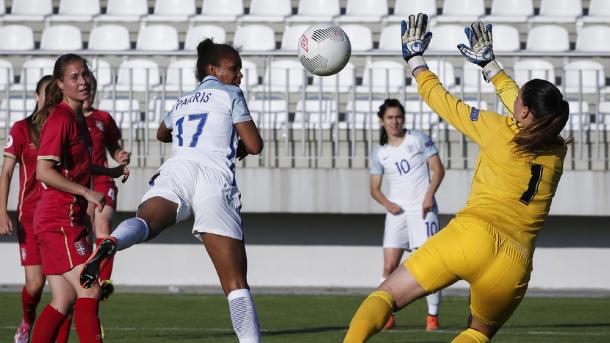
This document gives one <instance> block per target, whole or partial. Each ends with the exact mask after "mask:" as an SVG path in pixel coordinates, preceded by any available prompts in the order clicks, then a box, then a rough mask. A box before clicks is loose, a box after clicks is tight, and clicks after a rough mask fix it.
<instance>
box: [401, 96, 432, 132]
mask: <svg viewBox="0 0 610 343" xmlns="http://www.w3.org/2000/svg"><path fill="white" fill-rule="evenodd" d="M403 106H404V107H405V112H406V113H405V127H406V128H408V129H418V130H429V129H430V128H431V127H432V126H433V125H434V124H436V123H437V122H438V115H437V114H436V113H434V111H432V109H431V108H430V107H429V106H428V105H427V104H426V103H425V102H423V101H421V100H407V101H405V102H404V104H403Z"/></svg>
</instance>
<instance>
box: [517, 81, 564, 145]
mask: <svg viewBox="0 0 610 343" xmlns="http://www.w3.org/2000/svg"><path fill="white" fill-rule="evenodd" d="M521 99H522V101H523V105H524V106H526V107H527V108H528V109H529V110H530V112H531V113H532V114H533V115H534V118H535V120H534V123H533V124H531V125H528V126H526V127H523V128H521V130H520V131H519V133H518V134H517V135H516V136H515V137H514V138H513V142H514V143H515V150H514V151H515V153H516V154H517V155H531V156H534V155H540V154H544V153H546V152H548V151H550V150H552V149H554V148H555V147H557V146H563V145H566V144H570V143H572V141H573V139H572V138H571V137H569V138H563V137H562V136H561V135H560V133H561V130H563V128H564V127H565V125H566V123H567V122H568V119H569V115H570V106H569V104H568V102H567V101H565V100H564V99H563V95H562V94H561V92H560V91H559V89H557V87H555V85H553V84H552V83H550V82H548V81H546V80H540V79H533V80H530V81H528V82H527V83H526V84H525V85H523V87H522V88H521Z"/></svg>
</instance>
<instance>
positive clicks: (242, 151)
mask: <svg viewBox="0 0 610 343" xmlns="http://www.w3.org/2000/svg"><path fill="white" fill-rule="evenodd" d="M236 156H237V159H238V160H239V161H241V160H243V159H244V158H246V156H248V151H247V150H246V145H245V144H244V142H243V141H242V140H241V139H240V140H238V141H237V152H236Z"/></svg>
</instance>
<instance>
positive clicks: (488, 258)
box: [344, 14, 570, 343]
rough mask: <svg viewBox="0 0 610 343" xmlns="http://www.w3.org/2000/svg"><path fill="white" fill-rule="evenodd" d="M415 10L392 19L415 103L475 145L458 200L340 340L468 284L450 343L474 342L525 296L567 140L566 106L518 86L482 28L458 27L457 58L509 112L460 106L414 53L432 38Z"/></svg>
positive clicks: (540, 87)
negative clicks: (473, 67) (462, 320)
mask: <svg viewBox="0 0 610 343" xmlns="http://www.w3.org/2000/svg"><path fill="white" fill-rule="evenodd" d="M427 22H428V17H427V16H426V15H425V14H418V15H417V17H416V16H413V15H411V16H409V21H408V23H406V22H405V21H403V22H402V30H401V31H402V32H401V35H402V53H403V57H404V59H405V60H406V62H407V63H408V64H409V66H410V67H411V71H412V72H413V75H414V76H415V79H416V80H417V84H418V92H419V94H420V96H421V97H422V99H423V100H424V101H425V102H426V103H427V104H428V105H429V106H430V107H431V108H432V109H433V110H434V112H436V113H437V114H438V115H439V116H440V117H441V118H443V120H445V121H447V122H448V123H449V124H451V125H452V126H454V127H455V128H456V129H457V130H459V131H460V132H462V133H463V134H464V135H465V136H467V137H468V138H470V139H471V140H472V141H474V142H475V143H476V144H478V145H479V147H480V150H479V151H480V152H479V156H478V157H477V164H476V165H477V168H476V170H475V172H474V176H473V180H472V186H471V190H470V195H469V198H468V201H467V203H466V205H465V206H464V208H463V209H462V210H461V211H459V212H458V213H457V214H456V216H455V218H454V219H453V220H451V222H450V223H449V224H448V225H447V227H446V228H445V229H443V230H441V231H440V232H439V233H438V234H436V235H435V236H433V237H432V238H431V239H429V240H428V241H427V242H426V243H425V244H424V245H423V246H422V247H421V248H420V249H419V250H417V251H416V252H415V253H413V254H412V255H411V256H410V257H409V258H408V259H407V260H406V261H405V262H404V264H403V266H404V267H402V268H401V267H399V268H397V269H396V270H395V271H394V272H393V273H392V274H391V275H390V277H389V278H387V279H386V280H385V281H384V282H383V283H382V284H381V285H380V286H379V288H378V289H377V290H376V291H375V292H373V293H371V294H370V295H369V296H368V297H367V298H366V299H365V300H364V302H363V303H362V304H361V305H360V308H359V309H358V310H357V312H356V314H355V315H354V317H353V319H352V321H351V323H350V327H349V330H348V332H347V335H346V337H345V340H344V342H349V343H353V342H364V341H366V340H367V339H368V338H369V337H370V336H372V335H373V334H375V333H377V332H379V331H380V330H381V329H382V328H383V326H384V324H385V323H386V321H387V320H388V317H389V316H390V315H391V314H392V312H393V311H398V310H400V309H402V308H403V307H405V306H407V305H409V304H410V303H412V302H413V301H414V300H416V299H419V298H421V297H423V296H426V295H428V294H430V293H434V292H436V291H438V290H441V289H443V288H445V287H447V286H449V285H451V284H453V283H455V282H456V281H458V280H465V281H467V282H469V283H470V290H471V302H470V314H471V315H470V320H469V327H468V328H467V329H466V330H465V331H463V332H461V333H460V334H459V335H458V336H457V337H456V338H455V339H454V340H453V342H454V343H467V342H468V343H470V342H472V343H484V342H489V341H490V340H491V338H492V337H493V336H494V335H495V334H496V332H497V331H498V330H499V329H500V327H501V326H502V324H504V323H505V322H506V321H507V320H508V318H509V317H510V316H511V314H512V313H513V312H514V311H515V309H516V308H517V306H518V305H519V303H520V302H521V300H522V299H523V297H524V295H525V292H526V290H527V285H528V281H529V278H530V273H531V271H532V256H533V253H534V246H535V242H536V236H537V234H538V231H539V230H540V229H541V228H542V226H543V224H544V220H545V218H546V216H547V214H548V212H549V208H550V207H551V200H552V199H553V196H554V195H555V190H556V189H557V184H558V182H559V179H560V178H561V174H562V171H563V160H564V157H565V155H566V151H567V144H569V143H570V140H569V139H564V138H562V137H561V136H560V132H561V130H562V129H563V127H564V126H565V124H566V122H567V121H568V113H569V108H568V103H567V102H566V101H565V100H564V99H563V96H562V94H561V92H560V91H559V90H558V89H557V87H555V86H554V85H553V84H551V83H550V82H548V81H544V80H539V79H533V80H530V81H529V82H527V83H526V84H525V85H523V87H521V89H519V87H518V86H517V84H515V82H514V81H513V80H511V79H510V78H509V77H508V75H506V74H505V72H504V71H503V70H502V68H501V67H500V66H499V65H498V63H497V62H496V61H495V58H494V53H493V46H492V34H491V32H492V30H491V25H490V24H484V23H482V22H475V23H473V24H472V25H471V26H470V27H467V28H466V29H465V32H466V36H467V37H468V41H469V43H470V46H466V45H463V44H460V45H459V46H458V49H459V51H460V52H461V53H462V55H464V57H465V58H466V59H467V60H468V61H470V62H472V63H475V64H477V65H479V66H481V67H482V72H483V76H484V78H485V79H486V80H487V81H488V82H489V81H491V82H493V84H494V86H495V87H496V91H497V94H498V96H499V97H500V99H501V100H502V102H503V104H504V106H505V107H506V109H507V110H508V112H509V113H510V115H509V116H503V115H500V114H497V113H495V112H491V111H487V110H483V109H478V108H475V107H471V106H468V105H467V104H465V103H464V102H463V101H462V100H461V99H459V98H457V97H455V96H454V95H452V94H451V93H449V92H448V91H447V90H446V89H445V88H444V87H443V85H442V84H441V83H440V82H439V80H438V77H437V76H436V75H435V74H434V73H432V72H431V71H429V70H428V67H427V66H426V62H425V61H424V58H423V56H422V55H423V53H424V52H425V51H426V47H427V46H428V44H429V42H430V39H431V38H432V33H430V32H426V27H427Z"/></svg>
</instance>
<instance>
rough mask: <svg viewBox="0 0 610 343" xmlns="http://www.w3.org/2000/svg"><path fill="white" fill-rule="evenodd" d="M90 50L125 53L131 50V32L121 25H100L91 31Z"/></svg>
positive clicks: (88, 47)
mask: <svg viewBox="0 0 610 343" xmlns="http://www.w3.org/2000/svg"><path fill="white" fill-rule="evenodd" d="M87 49H89V50H99V51H124V50H130V49H131V41H130V40H129V31H128V30H127V28H125V27H124V26H121V25H114V24H109V25H100V26H96V27H94V28H93V29H91V33H90V34H89V44H88V46H87Z"/></svg>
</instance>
